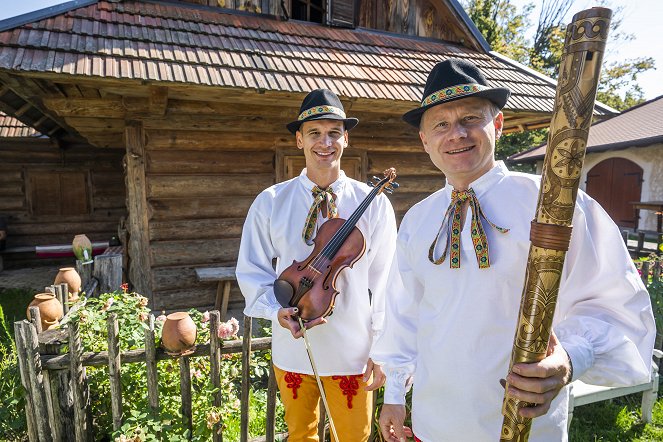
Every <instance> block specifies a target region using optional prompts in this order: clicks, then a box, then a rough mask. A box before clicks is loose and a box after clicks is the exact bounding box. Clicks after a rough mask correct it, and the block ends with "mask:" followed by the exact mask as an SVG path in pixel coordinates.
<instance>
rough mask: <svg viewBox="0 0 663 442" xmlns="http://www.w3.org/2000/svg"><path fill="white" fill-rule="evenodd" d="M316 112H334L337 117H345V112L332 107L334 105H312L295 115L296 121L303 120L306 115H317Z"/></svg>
mask: <svg viewBox="0 0 663 442" xmlns="http://www.w3.org/2000/svg"><path fill="white" fill-rule="evenodd" d="M318 114H336V115H338V116H339V117H341V118H343V119H345V112H343V110H341V109H339V108H337V107H334V106H316V107H312V108H310V109H307V110H305V111H304V112H302V113H301V114H299V117H297V121H302V120H305V119H306V118H308V117H312V116H313V115H318Z"/></svg>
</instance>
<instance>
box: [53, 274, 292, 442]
mask: <svg viewBox="0 0 663 442" xmlns="http://www.w3.org/2000/svg"><path fill="white" fill-rule="evenodd" d="M72 313H74V314H72V315H70V317H68V319H67V320H66V321H65V322H63V324H65V323H66V322H69V321H78V322H79V333H80V337H81V344H82V346H83V351H106V350H107V346H108V344H107V334H108V332H107V325H106V321H107V318H108V315H109V314H111V313H115V314H117V318H118V325H119V341H120V349H121V351H126V350H133V349H138V348H143V347H144V340H145V335H144V330H145V328H146V327H147V325H146V324H147V320H148V318H149V315H150V309H149V308H148V299H147V298H145V297H144V296H142V295H140V294H138V293H133V292H128V291H127V289H126V288H124V287H123V288H122V290H119V291H115V292H112V293H104V294H102V295H100V296H99V297H98V298H85V299H84V301H83V302H82V303H81V306H80V307H79V308H78V310H76V311H75V312H72ZM188 313H189V315H190V316H191V319H193V321H194V323H195V324H196V327H197V328H198V334H197V339H196V343H197V344H201V343H206V342H209V340H210V339H209V338H210V336H209V324H208V321H209V312H205V313H201V312H199V311H198V310H195V309H192V310H189V312H188ZM165 319H166V316H165V314H162V315H159V316H158V317H157V318H155V322H154V324H155V330H154V334H155V341H156V342H158V341H159V339H160V337H161V329H162V328H163V323H164V321H165ZM238 331H239V322H238V321H237V319H235V318H231V319H229V320H228V321H226V322H222V323H220V324H219V328H218V335H219V338H220V339H223V340H234V339H239V338H238V337H237V333H238ZM270 356H271V355H270V354H269V352H258V353H254V354H253V355H252V358H253V360H252V361H251V366H252V367H255V368H254V370H253V373H252V375H253V376H254V379H253V380H254V381H255V382H256V385H260V384H264V383H265V381H266V378H265V379H258V378H255V376H256V368H260V371H259V372H260V374H261V375H263V377H264V375H265V374H266V373H268V370H265V367H269V359H270ZM190 369H191V387H192V410H193V417H192V418H193V434H188V430H187V429H186V428H185V427H184V425H183V423H182V419H181V416H180V403H181V398H180V376H179V361H178V360H177V359H167V360H163V361H158V362H157V370H158V378H159V382H158V384H159V403H160V413H158V414H157V415H153V414H150V413H148V412H147V411H145V410H149V402H148V398H147V389H146V382H145V380H146V379H147V373H146V367H145V365H144V364H141V363H125V364H122V368H121V382H122V403H123V412H124V417H125V418H124V420H123V425H122V427H121V429H120V430H119V431H116V432H113V431H112V415H111V412H110V410H111V409H112V408H111V404H110V382H109V379H108V371H107V368H106V367H86V373H87V378H88V384H89V386H90V402H91V407H92V415H93V416H95V419H94V422H93V426H94V427H95V429H94V431H95V433H97V434H107V435H111V434H112V436H113V438H114V440H116V441H150V440H165V439H164V435H166V434H167V440H169V441H180V440H181V441H184V440H194V441H203V440H210V439H211V436H212V431H213V429H214V424H215V423H217V422H219V421H221V422H222V429H223V435H224V438H225V439H227V440H239V423H240V401H239V394H240V388H241V381H240V378H239V375H240V373H241V354H240V353H236V354H224V355H223V359H222V364H221V376H220V381H221V393H222V405H221V406H220V407H214V406H212V403H213V402H212V397H213V395H214V393H215V392H216V390H215V389H214V387H213V386H212V383H211V375H210V360H209V358H208V357H202V356H201V357H191V359H190ZM263 397H265V398H266V392H265V391H253V392H252V397H251V404H252V405H253V406H254V407H256V406H258V407H264V404H265V400H263ZM253 414H259V415H262V416H264V411H261V412H258V413H256V412H254V413H253ZM259 422H260V420H259V419H256V422H255V423H252V429H253V432H254V433H257V434H254V435H256V436H257V435H261V434H264V427H262V428H256V427H257V425H256V424H257V423H259ZM263 425H264V422H263ZM279 427H280V428H281V429H282V427H283V424H282V423H281V424H279Z"/></svg>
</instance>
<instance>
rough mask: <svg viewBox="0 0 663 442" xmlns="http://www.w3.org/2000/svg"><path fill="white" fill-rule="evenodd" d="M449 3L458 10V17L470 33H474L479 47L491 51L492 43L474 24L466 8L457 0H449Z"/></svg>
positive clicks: (473, 35) (487, 51)
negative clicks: (489, 42) (490, 43)
mask: <svg viewBox="0 0 663 442" xmlns="http://www.w3.org/2000/svg"><path fill="white" fill-rule="evenodd" d="M448 3H449V5H450V6H451V7H452V8H453V10H454V11H455V12H456V14H458V17H459V18H460V19H461V20H462V21H463V24H464V25H465V26H467V30H468V31H470V34H471V35H472V37H474V40H475V41H476V43H477V44H478V45H479V47H480V48H481V49H483V50H484V51H485V52H486V53H489V52H491V51H492V49H491V47H490V45H489V44H488V42H487V41H486V39H485V38H484V37H483V35H481V32H479V29H478V28H477V26H476V25H475V24H474V22H473V21H472V19H471V18H470V16H469V15H467V12H465V9H463V7H462V6H461V5H460V3H458V2H457V1H456V0H448Z"/></svg>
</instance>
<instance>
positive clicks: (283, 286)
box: [274, 279, 295, 308]
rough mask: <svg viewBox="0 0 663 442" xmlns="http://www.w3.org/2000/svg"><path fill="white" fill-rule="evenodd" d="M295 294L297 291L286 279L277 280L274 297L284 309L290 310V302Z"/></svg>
mask: <svg viewBox="0 0 663 442" xmlns="http://www.w3.org/2000/svg"><path fill="white" fill-rule="evenodd" d="M294 294H295V289H294V288H293V287H292V285H291V284H290V283H289V282H288V281H286V280H285V279H277V280H276V281H274V296H276V300H277V301H278V302H279V304H281V306H282V307H283V308H290V307H292V306H291V305H290V301H291V300H292V297H293V295H294Z"/></svg>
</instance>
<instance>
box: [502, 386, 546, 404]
mask: <svg viewBox="0 0 663 442" xmlns="http://www.w3.org/2000/svg"><path fill="white" fill-rule="evenodd" d="M507 391H508V393H507V394H508V395H509V396H510V397H512V398H514V399H518V400H519V401H523V402H528V403H530V404H535V405H539V404H543V403H544V402H545V401H546V395H545V393H534V392H531V391H525V390H521V389H519V388H517V387H514V386H513V385H511V384H509V388H508V389H507Z"/></svg>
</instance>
